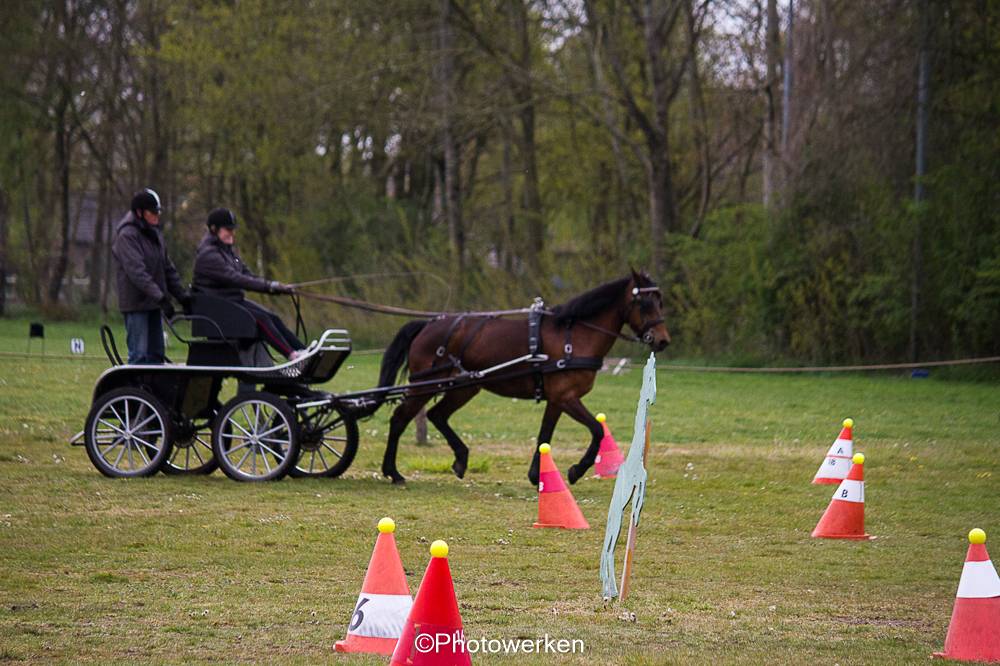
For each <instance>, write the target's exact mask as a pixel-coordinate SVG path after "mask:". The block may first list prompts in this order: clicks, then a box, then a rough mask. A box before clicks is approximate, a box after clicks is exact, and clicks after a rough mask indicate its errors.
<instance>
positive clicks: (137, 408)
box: [84, 388, 173, 478]
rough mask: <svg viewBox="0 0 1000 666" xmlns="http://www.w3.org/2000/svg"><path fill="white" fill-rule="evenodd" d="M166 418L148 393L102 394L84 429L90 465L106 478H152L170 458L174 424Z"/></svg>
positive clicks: (121, 391)
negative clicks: (150, 476)
mask: <svg viewBox="0 0 1000 666" xmlns="http://www.w3.org/2000/svg"><path fill="white" fill-rule="evenodd" d="M167 414H168V411H167V408H166V407H165V406H164V405H163V403H162V402H160V400H159V399H158V398H157V397H156V396H154V395H153V394H152V393H149V392H148V391H144V390H142V389H138V388H120V389H115V390H114V391H109V392H108V393H105V394H104V395H102V396H101V397H100V398H98V399H97V401H96V402H95V403H94V405H93V406H92V407H91V409H90V413H89V414H88V415H87V425H86V427H85V428H84V444H85V445H86V448H87V455H88V456H89V457H90V462H92V463H93V464H94V467H96V468H97V470H98V471H99V472H100V473H101V474H104V475H105V476H112V477H126V478H130V477H138V476H149V475H151V474H155V473H156V472H157V470H159V469H160V466H161V465H162V464H163V462H164V461H165V460H166V459H167V458H169V457H170V451H171V444H172V440H173V422H172V421H171V420H170V419H169V418H168V416H167Z"/></svg>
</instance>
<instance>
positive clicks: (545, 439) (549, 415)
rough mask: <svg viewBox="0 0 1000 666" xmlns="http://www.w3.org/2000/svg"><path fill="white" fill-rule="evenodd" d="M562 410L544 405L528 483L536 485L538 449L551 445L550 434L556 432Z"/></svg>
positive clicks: (548, 403)
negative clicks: (543, 413) (544, 445)
mask: <svg viewBox="0 0 1000 666" xmlns="http://www.w3.org/2000/svg"><path fill="white" fill-rule="evenodd" d="M560 414H562V409H561V408H560V407H559V406H558V405H555V404H553V403H551V402H546V403H545V415H544V416H543V417H542V427H541V428H540V429H539V430H538V439H536V440H535V455H534V456H532V457H531V467H529V468H528V481H531V483H533V484H534V485H536V486H537V485H538V464H539V461H538V457H539V456H538V447H539V446H541V445H542V444H551V443H552V433H554V432H555V431H556V423H558V421H559V415H560Z"/></svg>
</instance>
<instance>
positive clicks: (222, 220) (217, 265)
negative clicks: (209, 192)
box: [193, 208, 305, 361]
mask: <svg viewBox="0 0 1000 666" xmlns="http://www.w3.org/2000/svg"><path fill="white" fill-rule="evenodd" d="M207 224H208V233H207V234H205V237H204V238H202V239H201V243H199V244H198V254H197V256H196V257H195V260H194V281H193V286H194V288H195V290H197V291H203V292H206V293H209V294H212V295H214V296H218V297H220V298H225V299H227V300H231V301H235V302H237V303H239V304H240V305H242V306H243V307H245V308H246V309H247V310H249V311H250V314H251V315H253V318H254V319H255V320H256V321H257V328H258V329H260V332H261V337H262V338H263V339H264V340H266V341H267V342H268V343H269V344H270V345H271V346H272V347H274V348H275V349H277V350H278V351H279V352H281V353H282V354H283V355H284V356H285V357H287V358H288V359H289V360H292V361H294V360H295V359H296V358H298V356H299V353H300V352H301V350H302V349H305V345H303V344H302V341H301V340H299V339H298V338H297V337H296V336H295V333H293V332H292V331H291V330H290V329H289V328H288V327H287V326H285V323H284V322H283V321H281V318H280V317H279V316H278V315H276V314H275V313H273V312H271V311H270V310H268V309H267V308H265V307H264V306H262V305H260V304H258V303H254V302H253V301H249V300H247V299H246V298H244V290H248V291H258V292H261V293H265V294H291V293H293V291H294V289H293V288H292V287H290V286H288V285H285V284H281V283H280V282H278V281H277V280H265V279H264V278H262V277H258V276H256V275H254V274H253V273H252V272H251V271H250V269H249V268H247V265H246V264H245V263H243V260H242V259H240V255H239V252H237V251H236V247H235V245H234V244H235V242H236V231H235V230H236V216H235V215H234V214H233V212H232V211H231V210H229V209H228V208H217V209H215V210H213V211H212V212H211V213H209V215H208V222H207Z"/></svg>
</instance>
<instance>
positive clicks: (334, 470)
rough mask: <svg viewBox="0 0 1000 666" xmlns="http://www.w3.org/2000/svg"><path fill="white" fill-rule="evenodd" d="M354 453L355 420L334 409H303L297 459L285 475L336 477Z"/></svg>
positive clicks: (356, 444) (356, 445)
mask: <svg viewBox="0 0 1000 666" xmlns="http://www.w3.org/2000/svg"><path fill="white" fill-rule="evenodd" d="M357 452H358V422H357V420H356V419H355V418H354V417H353V416H351V415H350V414H347V413H344V412H341V411H340V410H338V409H336V408H316V409H313V410H309V411H307V413H306V414H305V415H304V416H303V418H302V421H301V423H300V424H299V458H298V461H297V462H296V464H295V466H294V467H293V468H292V469H291V471H289V474H291V475H292V476H295V477H310V476H314V477H319V476H325V477H330V478H332V477H336V476H340V475H341V474H343V473H344V472H345V471H346V470H347V468H348V467H350V466H351V463H352V462H354V455H355V454H356V453H357Z"/></svg>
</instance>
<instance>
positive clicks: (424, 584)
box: [392, 540, 472, 666]
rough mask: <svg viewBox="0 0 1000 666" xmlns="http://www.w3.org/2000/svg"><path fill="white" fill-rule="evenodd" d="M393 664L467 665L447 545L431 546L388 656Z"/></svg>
mask: <svg viewBox="0 0 1000 666" xmlns="http://www.w3.org/2000/svg"><path fill="white" fill-rule="evenodd" d="M392 663H393V664H406V665H407V666H409V665H411V664H412V665H414V666H418V665H420V664H428V665H430V666H434V665H436V664H441V665H442V666H444V665H448V666H451V665H453V664H458V665H461V664H471V663H472V660H471V659H470V658H469V651H468V650H466V649H465V632H464V630H463V629H462V616H461V615H459V613H458V601H457V600H456V599H455V585H454V583H452V580H451V569H449V568H448V544H446V543H445V542H444V541H440V540H438V541H435V542H434V543H432V544H431V561H430V564H428V565H427V571H426V572H425V573H424V579H423V580H422V581H420V589H419V590H417V598H416V599H415V600H414V601H413V608H411V609H410V614H409V615H408V616H407V617H406V624H405V625H404V626H403V635H402V636H400V637H399V642H398V643H397V644H396V650H395V651H394V652H393V653H392Z"/></svg>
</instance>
